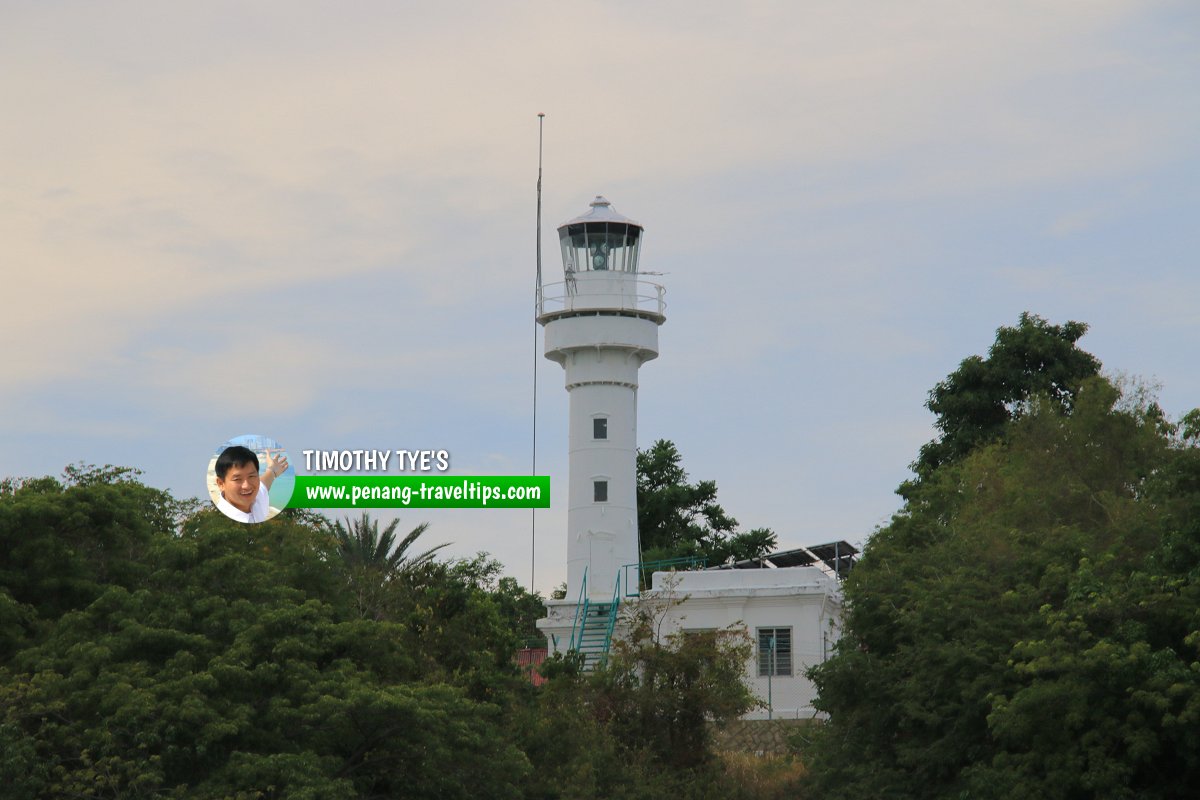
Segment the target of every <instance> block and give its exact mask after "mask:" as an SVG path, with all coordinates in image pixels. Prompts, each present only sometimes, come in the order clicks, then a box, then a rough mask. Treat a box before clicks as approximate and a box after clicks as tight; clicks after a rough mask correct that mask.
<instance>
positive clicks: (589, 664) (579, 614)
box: [571, 568, 621, 672]
mask: <svg viewBox="0 0 1200 800" xmlns="http://www.w3.org/2000/svg"><path fill="white" fill-rule="evenodd" d="M620 607H621V575H620V574H619V573H618V575H617V581H616V585H615V586H614V587H613V596H612V601H611V602H609V603H593V602H592V601H591V600H590V599H589V598H588V596H587V569H586V568H585V569H584V571H583V585H582V586H581V587H580V588H579V602H578V604H577V605H576V606H575V622H574V624H573V625H572V626H571V650H573V651H575V652H576V653H579V654H580V655H581V656H583V671H584V672H591V671H593V670H595V669H596V668H597V667H601V666H603V665H604V663H605V662H606V661H608V651H609V650H610V649H611V648H612V638H613V630H614V629H615V628H616V626H617V611H618V610H619V609H620Z"/></svg>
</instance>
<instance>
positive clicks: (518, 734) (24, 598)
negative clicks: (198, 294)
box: [0, 467, 744, 800]
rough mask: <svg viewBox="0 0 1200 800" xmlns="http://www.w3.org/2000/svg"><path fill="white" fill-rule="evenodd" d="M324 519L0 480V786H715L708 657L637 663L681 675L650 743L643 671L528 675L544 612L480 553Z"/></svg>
mask: <svg viewBox="0 0 1200 800" xmlns="http://www.w3.org/2000/svg"><path fill="white" fill-rule="evenodd" d="M338 530H339V527H338V525H337V524H336V523H331V522H329V521H328V520H326V519H325V518H323V517H321V516H320V515H317V514H313V513H311V512H297V511H292V510H285V511H284V512H283V513H282V514H280V515H279V516H277V517H276V518H274V519H272V520H270V521H268V522H264V523H261V524H258V525H245V524H242V523H238V522H234V521H232V520H229V519H227V518H226V517H225V516H223V515H222V514H220V513H219V512H217V511H215V510H212V509H211V508H208V509H202V508H201V507H200V506H199V504H197V503H194V502H191V501H185V502H179V501H176V500H175V499H174V498H172V497H171V496H170V495H169V494H167V493H166V492H162V491H159V490H156V489H153V488H150V487H147V486H145V485H143V484H142V483H140V482H139V480H138V477H137V472H136V470H130V469H127V468H113V467H105V468H90V467H73V468H70V469H69V470H68V472H67V474H66V475H65V476H64V478H63V479H55V478H35V479H6V480H3V481H0V786H3V787H4V788H3V790H2V791H0V794H2V795H3V796H4V797H5V798H12V799H13V800H35V799H37V800H43V799H44V800H51V799H53V800H58V799H59V798H63V797H88V798H139V797H146V798H151V797H153V798H171V797H174V798H185V797H186V798H201V799H203V798H239V799H241V798H244V799H245V800H250V799H251V798H314V799H315V798H334V799H336V798H347V799H349V798H391V797H406V798H518V797H528V798H544V799H545V800H552V799H553V798H599V797H603V798H610V797H612V798H643V797H644V798H649V797H652V796H661V795H662V792H663V790H664V787H665V788H666V789H669V790H670V793H671V794H672V795H673V796H679V797H684V798H686V797H700V796H712V793H713V792H714V791H718V792H720V793H722V795H723V796H726V797H735V796H737V795H736V793H731V791H733V792H735V791H736V788H737V787H736V784H731V783H730V782H729V781H727V780H726V779H725V778H724V777H723V774H722V773H721V772H720V770H719V769H717V768H716V767H715V766H714V765H713V763H712V759H711V758H710V757H709V754H710V753H709V750H708V743H707V742H706V740H705V739H704V738H703V735H702V733H700V734H697V729H696V728H695V727H694V725H695V724H696V722H697V720H699V721H700V723H703V720H704V719H705V718H707V717H708V716H710V715H711V714H719V713H725V710H726V709H728V708H730V707H731V706H730V702H731V701H730V698H733V699H734V701H735V702H736V698H737V697H739V696H740V695H739V694H738V692H739V687H740V683H738V682H737V681H736V680H734V682H733V683H729V682H728V679H729V675H728V674H727V673H728V670H725V671H724V672H722V671H720V670H717V671H714V670H713V669H712V668H711V667H710V666H708V665H709V664H710V663H716V662H713V661H712V659H714V658H716V657H717V654H716V651H712V650H709V649H705V648H701V647H699V646H698V645H697V644H695V643H690V644H689V649H687V650H686V651H683V652H682V653H681V652H678V651H677V650H674V649H672V648H671V647H664V648H663V649H662V650H661V653H660V654H659V657H660V659H665V660H662V661H661V663H664V664H676V663H682V664H684V665H691V667H690V668H694V670H693V672H692V673H689V674H691V675H693V676H694V677H695V679H696V680H697V681H698V683H697V684H696V685H697V691H696V692H693V693H691V694H687V693H686V692H685V693H680V692H679V691H676V694H675V695H673V696H677V697H687V698H689V699H690V700H691V701H696V702H692V703H690V705H689V708H688V709H687V713H688V714H690V715H691V716H690V717H689V723H688V724H689V725H692V726H693V727H691V728H689V729H688V730H690V731H691V734H690V735H691V736H692V738H691V739H690V740H689V741H690V742H692V744H693V745H695V746H694V747H693V746H689V747H688V748H685V749H684V750H680V749H678V748H672V747H669V746H668V745H669V744H670V741H669V738H668V739H664V738H663V737H662V734H663V731H664V730H665V729H664V728H663V727H662V726H661V725H658V726H657V727H656V726H655V724H652V723H653V720H652V719H650V718H644V717H638V716H637V710H638V709H640V708H642V707H643V706H642V705H640V703H641V702H642V701H645V700H647V699H653V700H654V701H655V702H656V703H662V702H665V701H666V700H667V697H666V696H665V695H664V696H660V694H661V692H660V689H661V688H662V687H663V686H666V685H667V684H666V683H664V681H665V680H666V678H665V677H661V676H660V678H655V679H654V681H653V682H651V683H645V684H644V688H637V687H635V686H633V685H632V684H631V681H648V680H649V678H650V676H652V675H654V674H660V673H661V670H659V672H658V673H655V672H651V673H644V674H643V673H638V672H636V670H637V669H639V667H638V666H637V665H638V664H643V663H645V664H649V663H651V662H649V661H646V660H645V659H643V660H642V661H640V662H639V661H636V658H637V657H635V656H631V658H634V661H621V660H620V659H618V658H614V659H613V667H614V670H616V667H617V665H618V664H623V663H624V664H632V665H633V666H627V668H626V669H625V671H624V672H617V671H613V672H609V673H605V674H604V675H600V674H593V675H586V676H585V675H580V674H579V673H578V671H577V670H576V671H574V672H573V671H572V670H570V669H565V670H560V671H559V674H558V677H553V678H551V679H550V680H549V682H548V683H547V684H546V685H545V686H543V687H540V688H535V687H533V686H532V685H531V684H530V682H529V680H528V678H527V677H526V676H524V675H523V674H522V673H521V672H520V670H519V669H518V667H517V665H516V661H515V654H516V650H517V648H518V647H520V646H522V645H524V644H526V643H527V640H528V637H529V636H530V634H531V633H533V632H534V631H536V629H535V628H534V626H533V623H534V621H535V620H536V618H537V617H539V616H541V615H542V612H543V610H544V606H543V605H542V600H541V598H540V597H538V596H537V595H532V594H530V593H528V592H527V591H525V590H524V589H523V588H521V587H520V586H519V585H518V584H517V583H516V582H515V581H514V580H513V579H512V578H509V577H506V576H503V575H502V574H501V570H500V565H499V564H498V563H497V562H496V561H495V560H494V559H491V558H490V557H488V556H486V555H485V554H480V555H479V556H477V557H475V558H471V559H455V560H445V561H442V560H437V559H435V558H433V557H426V555H427V554H428V553H429V551H427V552H426V554H418V555H415V556H414V555H413V554H412V553H411V552H410V551H411V550H412V545H414V544H415V542H416V541H417V539H418V537H419V536H420V535H421V533H422V532H423V530H424V528H423V527H420V526H419V527H418V528H417V529H415V530H414V531H413V532H411V533H410V534H409V535H408V536H407V537H405V538H404V539H402V540H401V541H400V542H396V541H395V540H396V536H395V526H394V525H391V526H385V528H384V529H383V530H382V531H381V530H380V528H379V525H378V524H377V523H376V522H375V521H374V520H372V519H370V518H369V517H365V518H362V519H360V520H355V521H353V522H350V523H348V524H344V525H342V526H341V533H342V535H341V536H339V535H338ZM389 538H390V541H389ZM367 578H370V579H373V580H375V581H376V582H377V586H379V587H381V590H380V591H379V592H378V593H375V594H370V595H369V596H364V595H362V594H361V593H360V592H358V591H357V589H356V586H357V584H356V581H357V580H359V579H363V580H365V579H367ZM380 581H382V583H380ZM364 597H366V600H368V601H369V602H368V603H366V604H365V605H364ZM543 641H544V639H543ZM637 652H641V651H637ZM654 663H659V662H654ZM551 672H553V670H551ZM635 673H636V674H635ZM621 676H623V677H621ZM734 677H735V678H737V677H738V676H734ZM722 681H725V682H724V683H722ZM700 689H703V691H700ZM741 691H744V688H742V689H741ZM670 729H671V730H683V729H681V728H675V727H671V728H670ZM631 730H641V731H642V735H639V736H634V737H628V736H626V734H627V733H628V732H629V731H631ZM697 736H698V737H699V738H697ZM697 748H699V749H697ZM685 751H686V753H688V754H689V755H688V757H687V758H682V757H681V756H680V754H681V753H684V752H685Z"/></svg>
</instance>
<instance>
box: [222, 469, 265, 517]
mask: <svg viewBox="0 0 1200 800" xmlns="http://www.w3.org/2000/svg"><path fill="white" fill-rule="evenodd" d="M217 488H218V489H220V490H221V494H222V495H224V496H225V499H226V500H228V501H229V502H230V503H231V504H233V507H234V508H236V509H237V510H238V511H242V512H245V513H249V512H250V507H251V506H253V505H254V498H256V497H258V470H257V469H255V467H254V462H253V461H250V462H247V463H245V464H234V465H233V466H232V467H230V468H229V471H228V472H226V473H225V478H224V480H222V479H221V478H217Z"/></svg>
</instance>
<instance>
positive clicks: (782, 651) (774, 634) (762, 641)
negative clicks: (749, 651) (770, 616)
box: [758, 628, 792, 678]
mask: <svg viewBox="0 0 1200 800" xmlns="http://www.w3.org/2000/svg"><path fill="white" fill-rule="evenodd" d="M791 674H792V629H791V628H759V629H758V677H760V678H765V677H767V676H768V675H791Z"/></svg>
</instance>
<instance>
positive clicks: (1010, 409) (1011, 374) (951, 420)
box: [899, 312, 1100, 498]
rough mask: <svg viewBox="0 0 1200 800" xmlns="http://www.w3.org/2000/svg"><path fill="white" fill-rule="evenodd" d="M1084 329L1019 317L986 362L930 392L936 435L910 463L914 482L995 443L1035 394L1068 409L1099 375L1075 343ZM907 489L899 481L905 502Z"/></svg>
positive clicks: (969, 361) (973, 361)
mask: <svg viewBox="0 0 1200 800" xmlns="http://www.w3.org/2000/svg"><path fill="white" fill-rule="evenodd" d="M1087 329H1088V326H1087V325H1085V324H1084V323H1082V322H1068V323H1066V324H1065V325H1051V324H1050V323H1049V322H1047V321H1046V320H1045V319H1043V318H1042V317H1039V316H1037V315H1035V314H1030V313H1029V312H1023V313H1022V314H1021V317H1020V320H1019V321H1018V323H1017V326H1016V327H1014V328H1010V327H1007V326H1001V327H1000V328H999V329H998V330H997V331H996V341H995V343H993V344H992V346H991V348H990V349H989V350H988V355H987V358H983V357H980V356H969V357H968V358H965V359H963V361H962V363H961V364H959V366H958V369H956V370H955V371H954V372H952V373H950V375H948V376H947V377H946V379H945V380H943V381H940V382H939V383H938V384H937V385H936V386H934V387H933V389H931V390H930V392H929V399H928V400H927V401H926V403H925V406H926V408H928V409H929V410H930V411H932V412H933V413H934V414H935V415H936V416H937V421H936V422H935V425H936V427H937V429H938V438H937V439H934V440H933V441H931V442H929V443H928V444H926V445H924V446H923V447H922V448H921V452H920V455H919V456H918V457H917V460H916V461H915V462H914V463H913V465H912V468H913V471H914V472H915V473H916V476H917V478H916V480H917V481H918V482H919V481H921V480H924V479H925V478H926V477H928V476H929V475H930V474H931V473H932V472H933V471H934V470H935V469H937V468H938V467H939V466H941V465H942V464H946V463H949V462H951V461H954V460H956V459H958V458H962V457H963V456H965V455H966V454H967V453H969V452H971V450H973V449H975V448H976V447H979V446H981V445H984V444H988V443H989V442H992V441H995V440H996V439H997V438H999V437H1000V436H1001V435H1002V434H1003V433H1004V431H1005V430H1006V426H1007V424H1008V423H1009V422H1010V421H1012V420H1013V419H1016V418H1018V417H1020V416H1021V414H1022V413H1024V412H1025V410H1027V408H1028V404H1029V401H1030V400H1031V399H1032V398H1034V397H1038V398H1041V399H1042V400H1043V401H1049V402H1052V403H1055V404H1056V405H1058V406H1060V407H1061V408H1063V409H1065V410H1068V411H1069V410H1070V408H1071V406H1072V405H1073V403H1074V401H1075V395H1076V393H1077V392H1078V391H1079V387H1080V386H1081V385H1082V384H1083V382H1084V381H1085V380H1086V379H1088V378H1090V377H1093V376H1095V375H1098V374H1100V362H1099V361H1098V360H1097V359H1096V358H1095V357H1094V356H1093V355H1091V354H1090V353H1087V352H1085V351H1084V350H1081V349H1079V347H1077V346H1076V342H1078V341H1079V339H1080V338H1082V337H1083V335H1084V334H1085V333H1087ZM914 487H915V483H914V482H906V483H904V484H902V485H901V487H900V489H899V492H900V494H901V495H903V496H904V497H906V498H908V497H909V496H910V495H911V494H912V491H913V488H914Z"/></svg>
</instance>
